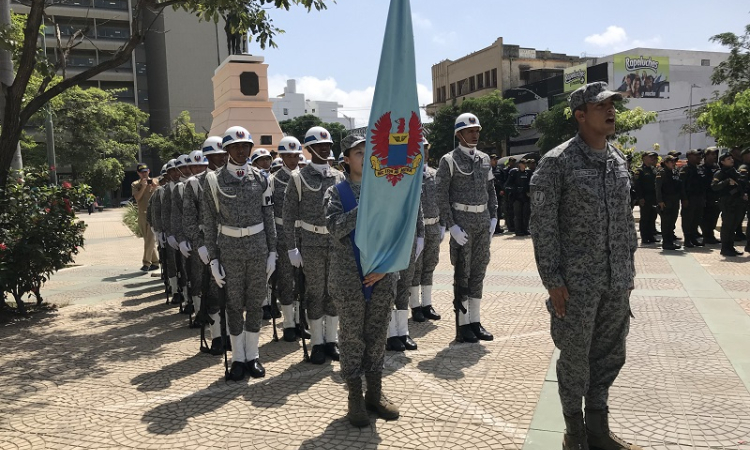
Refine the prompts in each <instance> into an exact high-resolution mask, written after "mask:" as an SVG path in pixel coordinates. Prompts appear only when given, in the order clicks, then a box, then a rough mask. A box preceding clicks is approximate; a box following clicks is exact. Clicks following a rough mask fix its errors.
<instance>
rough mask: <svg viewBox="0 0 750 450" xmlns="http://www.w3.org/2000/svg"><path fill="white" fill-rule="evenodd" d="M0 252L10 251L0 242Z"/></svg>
mask: <svg viewBox="0 0 750 450" xmlns="http://www.w3.org/2000/svg"><path fill="white" fill-rule="evenodd" d="M0 250H8V246H7V245H5V244H3V243H2V242H0Z"/></svg>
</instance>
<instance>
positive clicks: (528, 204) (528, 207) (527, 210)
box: [521, 201, 531, 233]
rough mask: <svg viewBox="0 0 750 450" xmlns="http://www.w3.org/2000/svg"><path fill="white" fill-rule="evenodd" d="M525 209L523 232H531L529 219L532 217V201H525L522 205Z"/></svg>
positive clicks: (523, 209)
mask: <svg viewBox="0 0 750 450" xmlns="http://www.w3.org/2000/svg"><path fill="white" fill-rule="evenodd" d="M521 209H522V211H523V232H524V233H528V232H529V220H530V219H531V202H528V201H524V202H523V206H522V207H521Z"/></svg>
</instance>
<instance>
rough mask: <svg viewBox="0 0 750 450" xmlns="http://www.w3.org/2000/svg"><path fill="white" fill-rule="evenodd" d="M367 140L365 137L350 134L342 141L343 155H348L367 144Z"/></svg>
mask: <svg viewBox="0 0 750 450" xmlns="http://www.w3.org/2000/svg"><path fill="white" fill-rule="evenodd" d="M365 141H366V139H365V138H364V137H363V136H360V135H357V134H350V135H349V136H347V137H345V138H344V139H342V140H341V153H343V154H344V155H346V152H347V151H349V150H351V149H353V148H354V147H356V146H358V145H359V144H361V143H363V142H365Z"/></svg>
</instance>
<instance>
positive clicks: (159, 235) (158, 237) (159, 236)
mask: <svg viewBox="0 0 750 450" xmlns="http://www.w3.org/2000/svg"><path fill="white" fill-rule="evenodd" d="M154 234H156V240H157V241H159V247H161V248H164V247H165V245H166V243H165V242H164V233H162V232H161V231H154Z"/></svg>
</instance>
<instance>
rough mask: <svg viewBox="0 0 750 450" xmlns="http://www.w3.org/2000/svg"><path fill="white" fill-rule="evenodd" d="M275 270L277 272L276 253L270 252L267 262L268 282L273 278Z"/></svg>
mask: <svg viewBox="0 0 750 450" xmlns="http://www.w3.org/2000/svg"><path fill="white" fill-rule="evenodd" d="M274 270H276V252H269V253H268V259H267V260H266V281H268V279H269V278H271V275H273V271H274Z"/></svg>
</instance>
